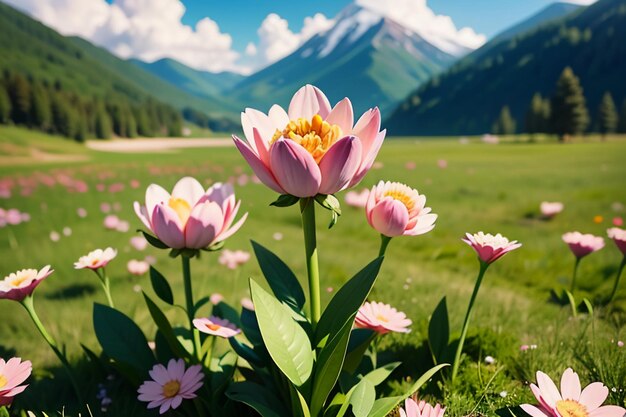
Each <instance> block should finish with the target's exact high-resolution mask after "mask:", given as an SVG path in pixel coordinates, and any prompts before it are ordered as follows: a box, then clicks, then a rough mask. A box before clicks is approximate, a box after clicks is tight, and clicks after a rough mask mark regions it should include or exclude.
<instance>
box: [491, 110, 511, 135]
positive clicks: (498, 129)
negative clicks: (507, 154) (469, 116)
mask: <svg viewBox="0 0 626 417" xmlns="http://www.w3.org/2000/svg"><path fill="white" fill-rule="evenodd" d="M515 125H516V123H515V119H514V118H513V116H511V111H510V110H509V106H504V107H502V110H500V116H498V119H497V120H496V121H495V122H494V124H493V133H494V134H496V135H513V134H515Z"/></svg>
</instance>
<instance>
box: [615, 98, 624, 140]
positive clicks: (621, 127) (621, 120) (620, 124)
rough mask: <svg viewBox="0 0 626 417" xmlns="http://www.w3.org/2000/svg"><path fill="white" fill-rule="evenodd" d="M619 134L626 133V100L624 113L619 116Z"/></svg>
mask: <svg viewBox="0 0 626 417" xmlns="http://www.w3.org/2000/svg"><path fill="white" fill-rule="evenodd" d="M617 131H618V132H619V133H626V98H625V99H624V101H623V102H622V111H621V112H620V114H619V123H618V125H617Z"/></svg>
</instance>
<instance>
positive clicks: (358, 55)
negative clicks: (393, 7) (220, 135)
mask: <svg viewBox="0 0 626 417" xmlns="http://www.w3.org/2000/svg"><path fill="white" fill-rule="evenodd" d="M455 59H456V57H454V56H452V55H450V54H448V53H446V52H444V51H442V50H440V49H438V48H437V47H435V46H434V45H432V44H430V43H428V42H427V41H426V40H424V39H423V38H422V37H421V36H419V35H418V34H416V33H414V32H412V31H411V30H409V29H407V28H405V27H403V26H401V25H400V24H398V23H397V22H395V21H393V20H391V19H388V18H383V17H381V16H380V15H378V14H376V13H374V12H372V11H370V10H368V9H365V8H362V7H360V6H357V5H354V4H352V5H349V6H348V7H347V8H346V9H344V10H343V11H342V12H341V13H340V14H339V16H337V18H336V23H335V25H334V26H333V27H332V28H331V29H329V30H328V31H326V32H323V33H320V34H317V35H315V36H314V37H312V38H311V39H309V40H308V41H307V42H305V43H304V44H303V45H302V46H301V47H300V48H298V49H297V50H296V51H295V52H293V53H292V54H291V55H289V56H287V57H285V58H283V59H281V60H279V61H278V62H276V63H274V64H272V65H270V66H269V67H267V68H265V69H263V70H261V71H259V72H257V73H255V74H253V75H251V76H249V77H247V78H246V79H244V80H243V81H242V82H241V83H239V84H237V85H236V86H235V87H234V89H233V90H232V91H231V92H230V93H229V94H231V95H232V96H233V97H234V98H235V99H237V100H238V101H240V102H242V103H246V105H247V106H251V107H258V108H261V109H267V108H269V107H270V106H271V105H272V104H273V103H280V104H286V103H288V102H289V99H290V97H291V96H292V95H293V93H294V92H295V91H297V89H298V88H299V87H301V86H302V85H304V84H307V83H311V84H314V85H316V86H318V87H320V88H321V89H322V90H323V91H324V92H325V93H326V94H327V95H328V97H329V98H330V100H331V101H333V102H336V101H338V100H340V99H342V98H343V97H346V96H347V97H350V99H351V101H352V103H353V105H354V107H355V109H356V111H357V112H362V111H364V110H366V109H367V108H370V107H373V106H379V107H380V108H381V109H382V110H383V111H385V110H387V109H390V108H392V107H393V106H395V104H396V103H398V102H399V100H401V99H402V98H404V97H405V96H406V93H407V91H410V90H411V89H413V88H415V87H417V86H418V85H419V84H420V83H421V82H423V81H425V80H427V79H428V78H430V77H431V76H432V75H433V74H436V73H438V72H440V71H441V70H443V69H444V68H446V67H448V66H449V65H450V64H452V62H454V61H455Z"/></svg>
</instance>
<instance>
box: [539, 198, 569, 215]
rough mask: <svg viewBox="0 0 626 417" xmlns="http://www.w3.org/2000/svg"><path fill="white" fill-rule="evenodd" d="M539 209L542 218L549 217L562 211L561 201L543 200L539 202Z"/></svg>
mask: <svg viewBox="0 0 626 417" xmlns="http://www.w3.org/2000/svg"><path fill="white" fill-rule="evenodd" d="M539 209H540V210H541V215H542V216H543V217H544V218H546V219H551V218H553V217H554V216H556V215H557V214H559V213H560V212H562V211H563V203H559V202H558V201H555V202H549V201H543V202H541V205H540V206H539Z"/></svg>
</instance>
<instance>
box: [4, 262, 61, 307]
mask: <svg viewBox="0 0 626 417" xmlns="http://www.w3.org/2000/svg"><path fill="white" fill-rule="evenodd" d="M53 272H54V269H50V265H46V266H44V267H43V268H41V270H39V271H37V270H36V269H22V270H20V271H17V272H13V273H11V274H9V275H8V276H6V277H4V279H3V280H2V281H0V299H2V298H6V299H7V300H15V301H22V300H23V299H24V298H26V297H27V296H29V295H31V294H32V293H33V291H35V288H36V287H37V285H39V283H40V282H41V281H43V280H44V279H46V278H47V277H48V276H49V275H50V274H51V273H53Z"/></svg>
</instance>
